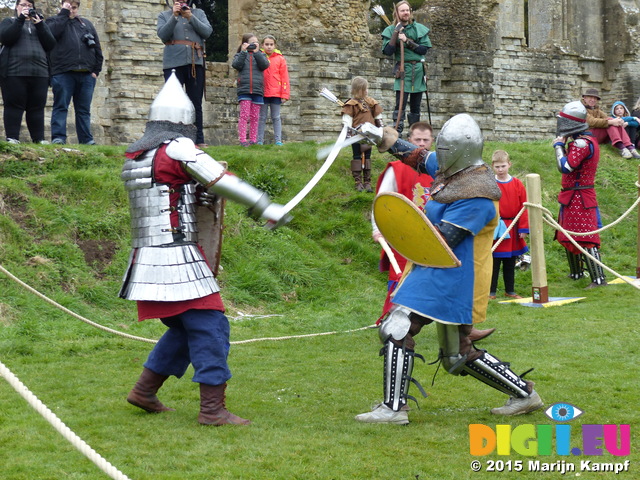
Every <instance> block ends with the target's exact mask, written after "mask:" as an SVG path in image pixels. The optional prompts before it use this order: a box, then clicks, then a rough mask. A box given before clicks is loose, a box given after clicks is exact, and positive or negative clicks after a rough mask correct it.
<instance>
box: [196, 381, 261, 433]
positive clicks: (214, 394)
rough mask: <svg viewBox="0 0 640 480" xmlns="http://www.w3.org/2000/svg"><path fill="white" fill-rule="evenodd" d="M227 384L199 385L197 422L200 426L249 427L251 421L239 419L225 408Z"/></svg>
mask: <svg viewBox="0 0 640 480" xmlns="http://www.w3.org/2000/svg"><path fill="white" fill-rule="evenodd" d="M226 388H227V384H226V383H223V384H222V385H207V384H205V383H201V384H200V414H199V415H198V422H200V423H201V424H202V425H215V426H219V425H249V424H250V423H251V420H247V419H244V418H240V417H238V416H237V415H234V414H233V413H231V412H230V411H229V410H227V409H226V408H225V404H224V399H225V393H224V391H225V389H226Z"/></svg>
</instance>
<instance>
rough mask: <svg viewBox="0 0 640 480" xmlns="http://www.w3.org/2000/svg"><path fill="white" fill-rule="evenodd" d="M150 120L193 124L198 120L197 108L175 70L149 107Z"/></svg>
mask: <svg viewBox="0 0 640 480" xmlns="http://www.w3.org/2000/svg"><path fill="white" fill-rule="evenodd" d="M149 120H151V121H154V120H155V121H166V122H172V123H183V124H185V125H192V124H194V123H195V121H196V109H195V107H194V106H193V103H192V102H191V100H190V99H189V97H188V96H187V94H186V93H185V92H184V89H183V88H182V85H181V84H180V81H179V80H178V77H176V72H175V70H174V71H172V73H171V76H170V77H169V78H168V79H167V81H166V82H165V84H164V86H163V87H162V90H160V93H158V95H157V96H156V98H155V100H154V101H153V103H152V104H151V108H150V109H149Z"/></svg>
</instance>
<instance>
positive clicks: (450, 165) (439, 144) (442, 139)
mask: <svg viewBox="0 0 640 480" xmlns="http://www.w3.org/2000/svg"><path fill="white" fill-rule="evenodd" d="M483 146H484V139H483V138H482V131H481V130H480V127H479V126H478V124H477V123H476V121H475V120H474V119H473V118H471V116H470V115H467V114H466V113H461V114H459V115H456V116H454V117H452V118H450V119H449V120H448V121H447V123H445V124H444V126H443V127H442V130H440V133H439V134H438V138H436V152H437V156H438V170H439V173H441V174H442V175H444V177H445V178H448V177H450V176H451V175H453V174H454V173H458V172H459V171H460V170H464V169H465V168H467V167H470V166H472V165H482V164H483V163H484V162H483V161H482V147H483Z"/></svg>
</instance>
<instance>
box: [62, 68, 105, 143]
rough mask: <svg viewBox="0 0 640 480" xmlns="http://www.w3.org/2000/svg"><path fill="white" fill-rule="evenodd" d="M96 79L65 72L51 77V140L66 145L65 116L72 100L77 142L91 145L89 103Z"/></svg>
mask: <svg viewBox="0 0 640 480" xmlns="http://www.w3.org/2000/svg"><path fill="white" fill-rule="evenodd" d="M95 86H96V79H95V78H93V77H92V76H91V74H90V73H89V72H65V73H60V74H57V75H53V76H52V77H51V90H52V92H53V110H52V111H51V140H55V139H60V140H62V141H63V142H64V143H67V114H68V113H69V105H70V104H71V100H73V108H74V109H75V112H76V133H77V134H78V142H80V143H91V142H93V135H91V101H92V100H93V90H94V88H95Z"/></svg>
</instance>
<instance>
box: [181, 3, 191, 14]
mask: <svg viewBox="0 0 640 480" xmlns="http://www.w3.org/2000/svg"><path fill="white" fill-rule="evenodd" d="M180 10H182V11H183V12H185V11H187V10H189V5H187V4H186V3H181V4H180Z"/></svg>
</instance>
